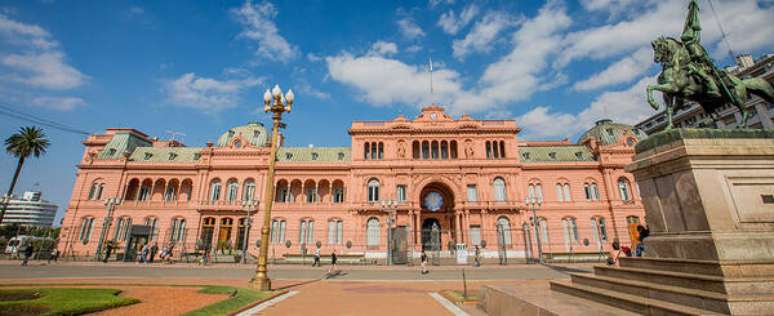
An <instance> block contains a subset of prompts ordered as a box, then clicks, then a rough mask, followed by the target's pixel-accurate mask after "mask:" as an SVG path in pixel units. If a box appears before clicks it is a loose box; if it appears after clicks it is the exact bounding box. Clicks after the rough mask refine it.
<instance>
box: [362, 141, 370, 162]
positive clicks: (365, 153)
mask: <svg viewBox="0 0 774 316" xmlns="http://www.w3.org/2000/svg"><path fill="white" fill-rule="evenodd" d="M370 155H371V144H370V143H369V142H365V144H364V145H363V159H364V160H368V158H369V156H370Z"/></svg>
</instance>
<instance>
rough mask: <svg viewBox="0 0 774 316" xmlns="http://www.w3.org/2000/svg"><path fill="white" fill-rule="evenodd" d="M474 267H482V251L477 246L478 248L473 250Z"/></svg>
mask: <svg viewBox="0 0 774 316" xmlns="http://www.w3.org/2000/svg"><path fill="white" fill-rule="evenodd" d="M473 251H474V252H473V265H474V266H476V267H480V266H481V249H479V248H478V245H476V248H475V249H474V250H473Z"/></svg>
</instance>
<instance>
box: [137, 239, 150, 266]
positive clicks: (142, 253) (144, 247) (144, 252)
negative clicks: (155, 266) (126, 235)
mask: <svg viewBox="0 0 774 316" xmlns="http://www.w3.org/2000/svg"><path fill="white" fill-rule="evenodd" d="M149 250H150V247H148V243H145V244H143V245H142V249H141V250H140V255H139V258H137V261H138V262H139V263H146V262H147V261H148V251H149Z"/></svg>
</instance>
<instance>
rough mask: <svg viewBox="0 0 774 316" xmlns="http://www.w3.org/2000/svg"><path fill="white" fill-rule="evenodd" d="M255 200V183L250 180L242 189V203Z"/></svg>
mask: <svg viewBox="0 0 774 316" xmlns="http://www.w3.org/2000/svg"><path fill="white" fill-rule="evenodd" d="M254 199H255V181H253V179H249V180H247V181H245V184H244V188H243V189H242V201H253V200H254Z"/></svg>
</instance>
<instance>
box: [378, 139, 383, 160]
mask: <svg viewBox="0 0 774 316" xmlns="http://www.w3.org/2000/svg"><path fill="white" fill-rule="evenodd" d="M377 159H379V160H382V159H384V143H382V142H379V153H378V157H377Z"/></svg>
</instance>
